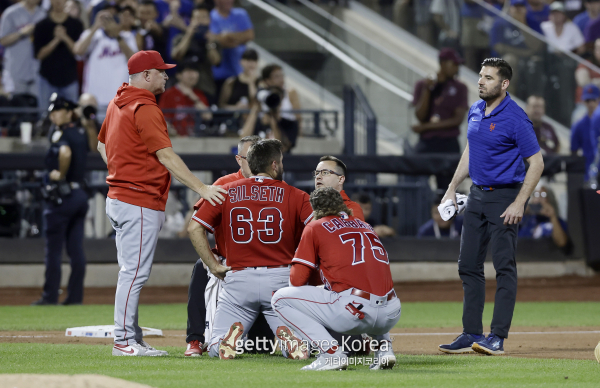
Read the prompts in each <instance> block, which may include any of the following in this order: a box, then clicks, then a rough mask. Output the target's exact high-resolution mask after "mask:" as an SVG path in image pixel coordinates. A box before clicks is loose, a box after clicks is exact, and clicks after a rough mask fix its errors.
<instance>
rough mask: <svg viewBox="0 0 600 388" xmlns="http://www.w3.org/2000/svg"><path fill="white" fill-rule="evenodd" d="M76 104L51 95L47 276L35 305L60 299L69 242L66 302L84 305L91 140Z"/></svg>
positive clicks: (46, 218) (55, 301)
mask: <svg viewBox="0 0 600 388" xmlns="http://www.w3.org/2000/svg"><path fill="white" fill-rule="evenodd" d="M76 107H77V105H76V104H75V103H73V102H71V101H69V100H67V99H64V98H62V97H60V96H57V95H56V93H54V94H53V95H52V97H51V98H50V107H49V108H48V111H49V116H50V121H52V124H53V126H52V128H51V129H50V132H49V137H50V149H49V150H48V154H47V155H46V168H47V169H48V171H49V174H48V183H47V185H46V191H47V192H49V193H50V194H49V195H47V198H48V199H49V200H48V201H47V204H46V209H45V210H44V221H45V222H44V224H45V226H44V232H45V236H46V257H45V260H44V261H45V264H46V275H45V277H46V279H45V283H44V292H43V294H42V298H41V299H40V300H38V301H36V302H34V303H32V304H33V305H53V304H57V303H58V293H59V288H60V279H61V261H62V250H63V246H64V245H65V243H66V248H67V255H68V256H69V259H70V262H71V276H70V278H69V285H68V288H67V291H68V295H67V298H66V299H65V300H64V301H63V302H62V304H63V305H69V304H81V303H82V301H83V279H84V276H85V256H84V253H83V228H84V220H85V215H86V213H87V211H88V196H87V194H86V192H85V190H84V174H85V167H86V158H87V153H88V151H89V142H88V134H87V132H86V130H85V129H84V128H82V127H81V126H80V125H79V124H78V121H77V117H76V115H75V113H74V109H75V108H76Z"/></svg>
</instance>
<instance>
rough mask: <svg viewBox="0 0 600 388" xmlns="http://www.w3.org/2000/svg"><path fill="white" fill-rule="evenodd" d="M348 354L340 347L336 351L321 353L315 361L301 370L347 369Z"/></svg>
mask: <svg viewBox="0 0 600 388" xmlns="http://www.w3.org/2000/svg"><path fill="white" fill-rule="evenodd" d="M346 368H348V356H346V353H344V352H342V350H341V349H340V348H338V349H337V350H336V351H335V353H327V352H325V353H321V354H319V356H318V357H317V359H316V360H315V361H313V362H312V363H311V364H310V365H307V366H305V367H304V368H302V369H301V370H315V371H316V370H346Z"/></svg>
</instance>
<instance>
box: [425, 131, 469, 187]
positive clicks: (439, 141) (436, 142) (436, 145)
mask: <svg viewBox="0 0 600 388" xmlns="http://www.w3.org/2000/svg"><path fill="white" fill-rule="evenodd" d="M415 151H416V152H417V153H419V154H459V153H460V144H459V142H458V139H457V138H456V137H450V138H439V137H434V138H432V139H421V140H419V142H418V143H417V145H416V146H415ZM435 179H436V181H437V187H438V190H440V191H443V192H445V191H446V190H447V189H448V186H449V185H450V182H452V174H438V175H436V176H435Z"/></svg>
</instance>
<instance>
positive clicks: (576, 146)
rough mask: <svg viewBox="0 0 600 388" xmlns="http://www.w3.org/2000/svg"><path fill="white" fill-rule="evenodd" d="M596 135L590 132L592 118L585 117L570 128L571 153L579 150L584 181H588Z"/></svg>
mask: <svg viewBox="0 0 600 388" xmlns="http://www.w3.org/2000/svg"><path fill="white" fill-rule="evenodd" d="M597 138H598V134H596V135H594V133H593V130H592V118H591V117H589V116H588V115H585V116H584V117H583V118H582V119H581V120H579V121H578V122H576V123H575V124H574V125H573V128H571V152H577V151H578V150H581V151H582V153H583V157H584V158H585V180H586V181H587V180H589V178H590V177H589V169H590V166H591V165H592V162H593V161H594V157H595V156H596V141H597Z"/></svg>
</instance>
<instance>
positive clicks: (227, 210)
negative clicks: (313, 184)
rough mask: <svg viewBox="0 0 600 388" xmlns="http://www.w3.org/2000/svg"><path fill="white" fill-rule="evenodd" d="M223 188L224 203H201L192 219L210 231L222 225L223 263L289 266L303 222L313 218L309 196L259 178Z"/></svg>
mask: <svg viewBox="0 0 600 388" xmlns="http://www.w3.org/2000/svg"><path fill="white" fill-rule="evenodd" d="M223 188H224V189H225V190H227V196H226V198H225V201H224V202H223V203H222V204H221V205H216V206H212V205H210V203H208V204H207V203H203V204H202V205H201V206H200V209H198V211H197V212H196V214H194V216H193V217H192V219H193V220H195V221H196V222H199V223H200V224H202V225H203V226H204V227H205V228H207V229H209V230H210V231H212V232H213V233H214V232H215V231H217V230H218V228H219V226H220V225H222V229H221V230H222V232H221V235H223V236H224V241H225V254H226V257H227V265H228V266H230V267H233V268H239V267H264V266H273V265H288V264H291V262H292V258H293V257H294V250H295V249H296V246H298V242H299V240H300V236H301V235H302V230H303V229H304V225H306V224H307V223H308V222H309V221H310V220H311V219H312V208H311V206H310V202H309V196H308V194H306V193H305V192H304V191H302V190H299V189H297V188H295V187H292V186H290V185H288V184H287V183H285V182H282V181H278V180H275V179H271V178H268V177H263V176H255V177H252V178H247V179H242V180H239V181H236V182H232V183H228V184H226V185H224V186H223ZM221 249H222V247H221Z"/></svg>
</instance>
